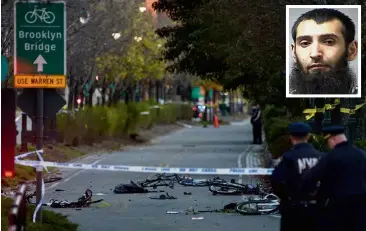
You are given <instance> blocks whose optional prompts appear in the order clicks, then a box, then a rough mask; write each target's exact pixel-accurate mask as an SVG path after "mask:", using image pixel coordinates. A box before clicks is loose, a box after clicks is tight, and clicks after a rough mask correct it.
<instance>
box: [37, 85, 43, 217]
mask: <svg viewBox="0 0 366 231" xmlns="http://www.w3.org/2000/svg"><path fill="white" fill-rule="evenodd" d="M43 101H44V100H43V89H42V88H40V89H37V118H36V121H37V128H36V142H37V143H36V148H37V150H42V149H43ZM40 154H41V155H42V154H43V152H42V153H40ZM38 159H39V158H38ZM39 161H41V160H39ZM36 171H37V173H36V174H37V175H36V178H37V188H36V199H37V200H36V201H37V205H38V204H39V203H40V202H41V197H42V171H43V168H42V167H37V169H36ZM37 221H39V222H40V223H42V206H41V207H40V209H39V210H38V212H37Z"/></svg>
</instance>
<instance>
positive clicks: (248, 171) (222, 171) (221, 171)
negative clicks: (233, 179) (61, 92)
mask: <svg viewBox="0 0 366 231" xmlns="http://www.w3.org/2000/svg"><path fill="white" fill-rule="evenodd" d="M15 163H16V164H20V165H25V166H32V167H36V166H43V167H57V168H71V169H93V170H104V171H121V172H145V173H172V174H192V175H271V174H272V171H273V169H272V168H186V167H173V168H166V167H154V166H128V165H100V164H93V165H92V164H82V163H58V162H50V161H32V160H18V159H15Z"/></svg>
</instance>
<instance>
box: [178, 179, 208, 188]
mask: <svg viewBox="0 0 366 231" xmlns="http://www.w3.org/2000/svg"><path fill="white" fill-rule="evenodd" d="M178 183H179V184H180V185H183V186H190V187H206V186H208V185H209V184H208V182H207V181H203V180H180V181H178Z"/></svg>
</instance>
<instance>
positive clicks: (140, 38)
mask: <svg viewBox="0 0 366 231" xmlns="http://www.w3.org/2000/svg"><path fill="white" fill-rule="evenodd" d="M133 39H134V40H135V41H136V42H140V41H141V40H142V37H141V36H139V37H137V36H135V37H134V38H133Z"/></svg>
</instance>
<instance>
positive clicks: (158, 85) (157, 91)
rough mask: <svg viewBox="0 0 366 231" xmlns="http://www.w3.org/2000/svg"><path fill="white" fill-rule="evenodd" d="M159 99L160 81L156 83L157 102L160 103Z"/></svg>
mask: <svg viewBox="0 0 366 231" xmlns="http://www.w3.org/2000/svg"><path fill="white" fill-rule="evenodd" d="M159 97H160V81H156V82H155V100H156V102H157V103H159Z"/></svg>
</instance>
